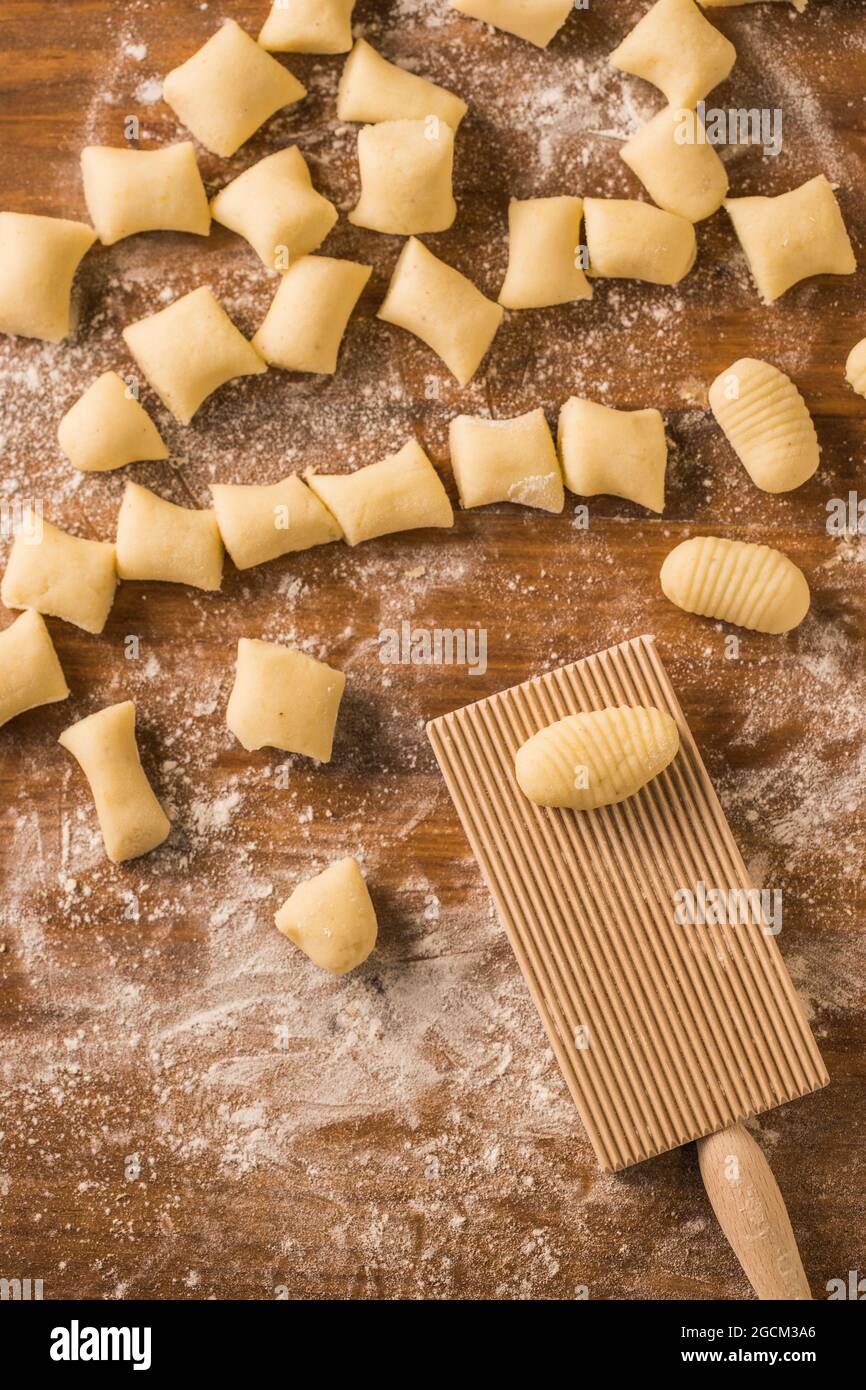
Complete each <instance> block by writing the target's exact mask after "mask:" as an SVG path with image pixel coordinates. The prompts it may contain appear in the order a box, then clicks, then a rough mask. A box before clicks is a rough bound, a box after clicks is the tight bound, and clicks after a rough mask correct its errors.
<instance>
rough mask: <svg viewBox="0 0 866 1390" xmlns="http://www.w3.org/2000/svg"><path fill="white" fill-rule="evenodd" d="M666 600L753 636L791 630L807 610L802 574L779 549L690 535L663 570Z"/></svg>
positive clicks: (676, 549)
mask: <svg viewBox="0 0 866 1390" xmlns="http://www.w3.org/2000/svg"><path fill="white" fill-rule="evenodd" d="M660 579H661V586H662V591H663V593H664V595H665V597H666V598H669V599H670V601H671V603H675V604H676V605H677V607H678V608H684V609H685V610H686V612H687V613H699V614H700V615H701V616H702V617H705V618H717V619H719V620H720V621H721V622H726V623H736V625H737V626H738V627H747V628H751V629H752V630H753V631H755V632H769V633H774V634H776V633H781V632H790V631H791V629H792V628H795V627H797V626H799V624H800V623H801V622H802V621H803V619H804V618H805V616H806V614H807V613H808V611H809V602H810V595H809V585H808V584H807V582H806V577H805V575H804V574H803V572H802V570H799V569H798V568H797V566H796V565H795V564H794V562H793V560H789V559H788V557H787V555H783V554H782V552H781V551H780V550H773V549H771V547H770V546H768V545H754V544H752V543H751V542H750V541H729V540H723V539H722V538H720V537H719V536H693V537H692V538H691V540H687V541H683V542H682V543H681V544H680V545H678V546H676V547H675V548H674V549H673V550H672V551H671V552H670V554H669V555H668V556H667V558H666V559H665V562H664V564H663V565H662V568H661V575H660Z"/></svg>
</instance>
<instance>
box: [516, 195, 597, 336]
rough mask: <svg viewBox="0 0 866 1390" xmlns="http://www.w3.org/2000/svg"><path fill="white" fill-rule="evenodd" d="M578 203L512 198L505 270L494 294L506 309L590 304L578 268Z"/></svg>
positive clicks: (577, 200) (588, 288) (589, 290)
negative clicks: (579, 301)
mask: <svg viewBox="0 0 866 1390" xmlns="http://www.w3.org/2000/svg"><path fill="white" fill-rule="evenodd" d="M582 218H583V199H582V198H568V197H563V198H524V199H517V198H512V199H511V202H510V203H509V205H508V270H507V271H506V274H505V279H504V281H503V284H502V289H501V290H500V291H499V303H500V304H501V305H502V306H503V307H504V308H506V309H545V308H547V307H548V306H549V305H551V304H568V303H570V302H571V301H572V300H575V299H591V298H592V286H591V285H590V283H589V281H588V280H587V278H586V275H585V274H584V272H583V267H582V265H581V249H582V248H581V242H580V224H581V220H582Z"/></svg>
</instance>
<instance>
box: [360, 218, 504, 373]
mask: <svg viewBox="0 0 866 1390" xmlns="http://www.w3.org/2000/svg"><path fill="white" fill-rule="evenodd" d="M502 315H503V309H502V306H501V305H499V304H494V303H493V301H492V300H490V299H486V298H485V296H484V295H483V294H482V293H481V291H480V290H479V289H476V287H475V286H474V285H473V283H472V281H471V280H467V278H466V276H465V275H461V274H460V272H459V270H454V269H453V267H452V266H450V265H446V264H445V262H444V261H440V260H439V258H438V257H437V256H434V255H433V252H432V251H428V250H427V247H426V246H425V245H424V244H423V242H420V241H418V240H416V238H415V237H410V238H409V240H408V241H407V242H406V245H405V246H404V247H403V250H402V251H401V253H400V258H399V260H398V261H397V264H396V266H395V267H394V273H393V275H392V276H391V283H390V285H389V286H388V293H387V294H386V296H385V299H384V301H383V303H382V306H381V308H380V309H379V313H378V315H377V317H378V318H380V319H382V320H384V322H385V323H393V324H396V325H397V327H398V328H405V329H406V330H407V331H408V332H409V333H414V334H415V336H416V338H420V339H421V341H422V343H426V344H427V346H428V347H429V348H432V349H433V351H434V352H435V353H436V354H437V356H438V357H440V358H441V359H442V361H443V362H444V363H445V366H446V367H447V368H448V370H449V371H450V372H452V373H453V375H454V376H455V377H456V378H457V380H458V382H459V383H460V385H461V386H465V385H466V384H467V382H469V381H471V380H472V377H473V376H474V375H475V372H476V371H477V369H478V367H479V366H480V364H481V361H482V358H483V357H484V356H485V355H486V353H487V350H488V348H489V347H490V344H491V343H492V342H493V339H494V338H495V336H496V332H497V329H498V328H499V325H500V323H501V322H502Z"/></svg>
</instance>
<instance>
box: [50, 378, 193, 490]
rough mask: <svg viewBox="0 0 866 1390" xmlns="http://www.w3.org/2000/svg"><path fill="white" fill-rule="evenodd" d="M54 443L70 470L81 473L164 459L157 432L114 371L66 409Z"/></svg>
mask: <svg viewBox="0 0 866 1390" xmlns="http://www.w3.org/2000/svg"><path fill="white" fill-rule="evenodd" d="M57 439H58V442H59V444H60V447H61V449H62V450H63V452H64V454H65V455H66V457H67V458H68V459H69V462H70V463H71V464H72V466H73V468H78V469H80V470H81V472H82V473H105V472H107V471H108V470H109V469H112V468H123V466H124V464H127V463H137V462H138V461H139V460H141V459H167V458H168V449H167V448H166V447H165V445H164V444H163V442H162V439H161V438H160V434H159V430H158V429H157V428H156V425H155V424H154V423H153V421H152V420H151V418H150V416H149V415H148V413H147V411H146V410H145V408H144V406H143V405H141V404H140V403H139V402H138V401H137V400H136V399H135V397H134V396H133V394H132V392H131V391H130V389H129V387H128V386H127V384H126V382H125V381H124V380H123V378H122V377H119V376H118V375H117V372H103V374H102V376H100V377H97V378H96V381H94V382H93V383H92V385H90V386H88V388H87V390H86V391H85V392H84V395H83V396H79V398H78V400H77V401H76V402H75V404H74V405H73V406H70V408H69V409H68V410H67V412H66V414H65V415H64V416H63V419H62V420H61V421H60V424H59V425H58V427H57Z"/></svg>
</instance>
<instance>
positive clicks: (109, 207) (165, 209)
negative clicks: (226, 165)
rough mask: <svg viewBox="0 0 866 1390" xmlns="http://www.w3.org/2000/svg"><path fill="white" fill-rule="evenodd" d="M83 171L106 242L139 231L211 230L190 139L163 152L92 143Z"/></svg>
mask: <svg viewBox="0 0 866 1390" xmlns="http://www.w3.org/2000/svg"><path fill="white" fill-rule="evenodd" d="M81 173H82V177H83V179H84V198H85V201H86V203H87V211H88V212H89V213H90V220H91V222H92V223H93V225H94V227H95V228H96V231H97V235H98V236H99V240H100V241H101V242H102V244H103V246H113V245H114V243H115V242H116V241H121V240H122V239H123V238H124V237H128V236H134V235H135V234H136V232H194V233H196V234H197V235H198V236H207V235H208V233H209V231H210V211H209V209H208V205H207V194H206V193H205V191H204V184H203V183H202V181H201V174H200V173H199V171H198V165H197V164H196V160H195V149H194V148H193V144H192V141H191V140H183V141H181V143H180V144H179V145H169V146H168V148H167V149H164V150H129V149H115V148H113V147H112V146H110V145H88V146H87V148H86V149H84V150H82V151H81Z"/></svg>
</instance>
